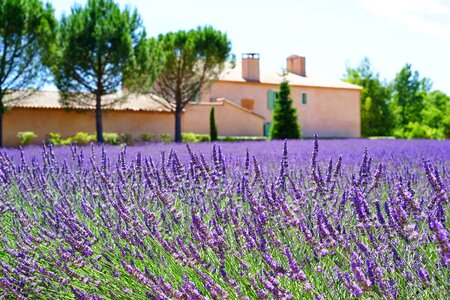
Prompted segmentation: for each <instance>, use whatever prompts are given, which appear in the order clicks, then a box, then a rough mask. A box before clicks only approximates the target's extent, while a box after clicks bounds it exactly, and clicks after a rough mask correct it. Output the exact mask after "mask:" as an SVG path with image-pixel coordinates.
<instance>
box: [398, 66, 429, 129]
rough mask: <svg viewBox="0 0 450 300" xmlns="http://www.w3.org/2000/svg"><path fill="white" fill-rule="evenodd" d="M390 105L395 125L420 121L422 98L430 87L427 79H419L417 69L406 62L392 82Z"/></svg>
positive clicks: (422, 106) (422, 105)
mask: <svg viewBox="0 0 450 300" xmlns="http://www.w3.org/2000/svg"><path fill="white" fill-rule="evenodd" d="M392 87H393V95H392V105H393V110H394V111H395V112H396V117H397V118H396V126H397V127H398V126H406V125H407V124H408V123H409V122H420V120H421V115H420V113H421V111H422V109H423V108H424V103H423V101H424V98H425V96H426V94H427V92H429V90H430V89H431V83H430V81H429V80H428V79H426V78H423V79H420V75H419V72H418V71H414V72H413V70H412V68H411V65H410V64H406V65H405V66H404V67H403V68H402V69H401V70H400V72H398V73H397V75H396V76H395V79H394V81H393V83H392Z"/></svg>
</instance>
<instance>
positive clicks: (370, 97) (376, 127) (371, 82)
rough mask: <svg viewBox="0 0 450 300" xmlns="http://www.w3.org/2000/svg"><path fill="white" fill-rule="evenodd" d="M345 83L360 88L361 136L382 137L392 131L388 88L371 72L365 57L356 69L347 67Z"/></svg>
mask: <svg viewBox="0 0 450 300" xmlns="http://www.w3.org/2000/svg"><path fill="white" fill-rule="evenodd" d="M343 79H344V80H345V81H347V82H350V83H353V84H356V85H359V86H361V87H362V88H363V89H362V91H361V135H362V136H383V135H389V134H390V133H391V130H392V126H393V122H392V114H391V112H390V110H389V107H388V104H389V100H390V97H391V90H390V86H389V85H388V84H387V83H386V82H384V81H381V80H380V78H379V74H378V73H375V71H374V70H372V67H371V64H370V61H369V59H368V58H367V57H365V58H364V59H363V60H362V61H361V63H360V64H359V66H358V67H356V68H351V67H349V66H347V68H346V72H345V75H344V78H343Z"/></svg>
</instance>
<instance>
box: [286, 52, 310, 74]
mask: <svg viewBox="0 0 450 300" xmlns="http://www.w3.org/2000/svg"><path fill="white" fill-rule="evenodd" d="M305 64H306V63H305V57H304V56H298V55H291V56H289V57H288V58H287V63H286V69H287V71H288V72H290V73H294V74H297V75H300V76H305V77H306V67H305Z"/></svg>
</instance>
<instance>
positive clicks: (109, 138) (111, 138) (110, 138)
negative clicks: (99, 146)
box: [103, 132, 121, 145]
mask: <svg viewBox="0 0 450 300" xmlns="http://www.w3.org/2000/svg"><path fill="white" fill-rule="evenodd" d="M103 140H104V141H105V144H111V145H120V144H121V143H120V135H119V134H118V133H117V132H104V133H103Z"/></svg>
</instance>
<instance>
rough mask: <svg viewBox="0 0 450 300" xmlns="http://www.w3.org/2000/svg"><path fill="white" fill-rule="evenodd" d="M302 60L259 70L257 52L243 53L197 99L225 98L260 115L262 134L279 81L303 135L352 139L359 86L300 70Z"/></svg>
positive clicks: (356, 134)
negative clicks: (283, 68)
mask: <svg viewBox="0 0 450 300" xmlns="http://www.w3.org/2000/svg"><path fill="white" fill-rule="evenodd" d="M305 65H306V64H305V58H304V57H302V56H298V55H292V56H290V57H288V58H287V60H286V73H285V74H281V72H277V71H270V70H263V69H260V60H259V55H258V54H255V53H250V54H244V55H243V56H242V61H241V62H240V63H237V64H236V66H235V68H228V69H227V70H225V71H224V72H223V74H222V75H221V76H220V78H219V80H217V81H215V82H214V83H213V84H212V85H211V86H210V88H209V89H207V90H206V91H205V92H204V93H203V94H202V96H201V101H202V102H211V101H216V100H217V99H223V98H225V99H227V100H229V101H232V102H233V103H235V104H236V105H240V106H242V107H244V108H247V109H248V110H250V111H253V112H255V113H256V114H258V115H261V116H263V117H264V119H265V125H264V134H265V135H267V134H268V132H269V128H270V125H271V118H272V112H273V109H274V103H275V97H276V91H277V89H278V87H279V84H280V83H281V81H282V80H287V81H288V82H289V84H290V86H291V97H292V99H293V105H294V107H295V108H296V109H297V113H298V119H299V123H300V125H301V127H302V135H303V136H304V137H312V136H314V134H315V133H317V134H319V136H321V137H331V138H332V137H337V138H357V137H360V133H361V116H360V110H361V109H360V93H361V87H359V86H356V85H353V84H349V83H346V82H342V81H338V80H327V79H323V78H320V77H317V76H313V75H309V74H307V72H306V66H305Z"/></svg>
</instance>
